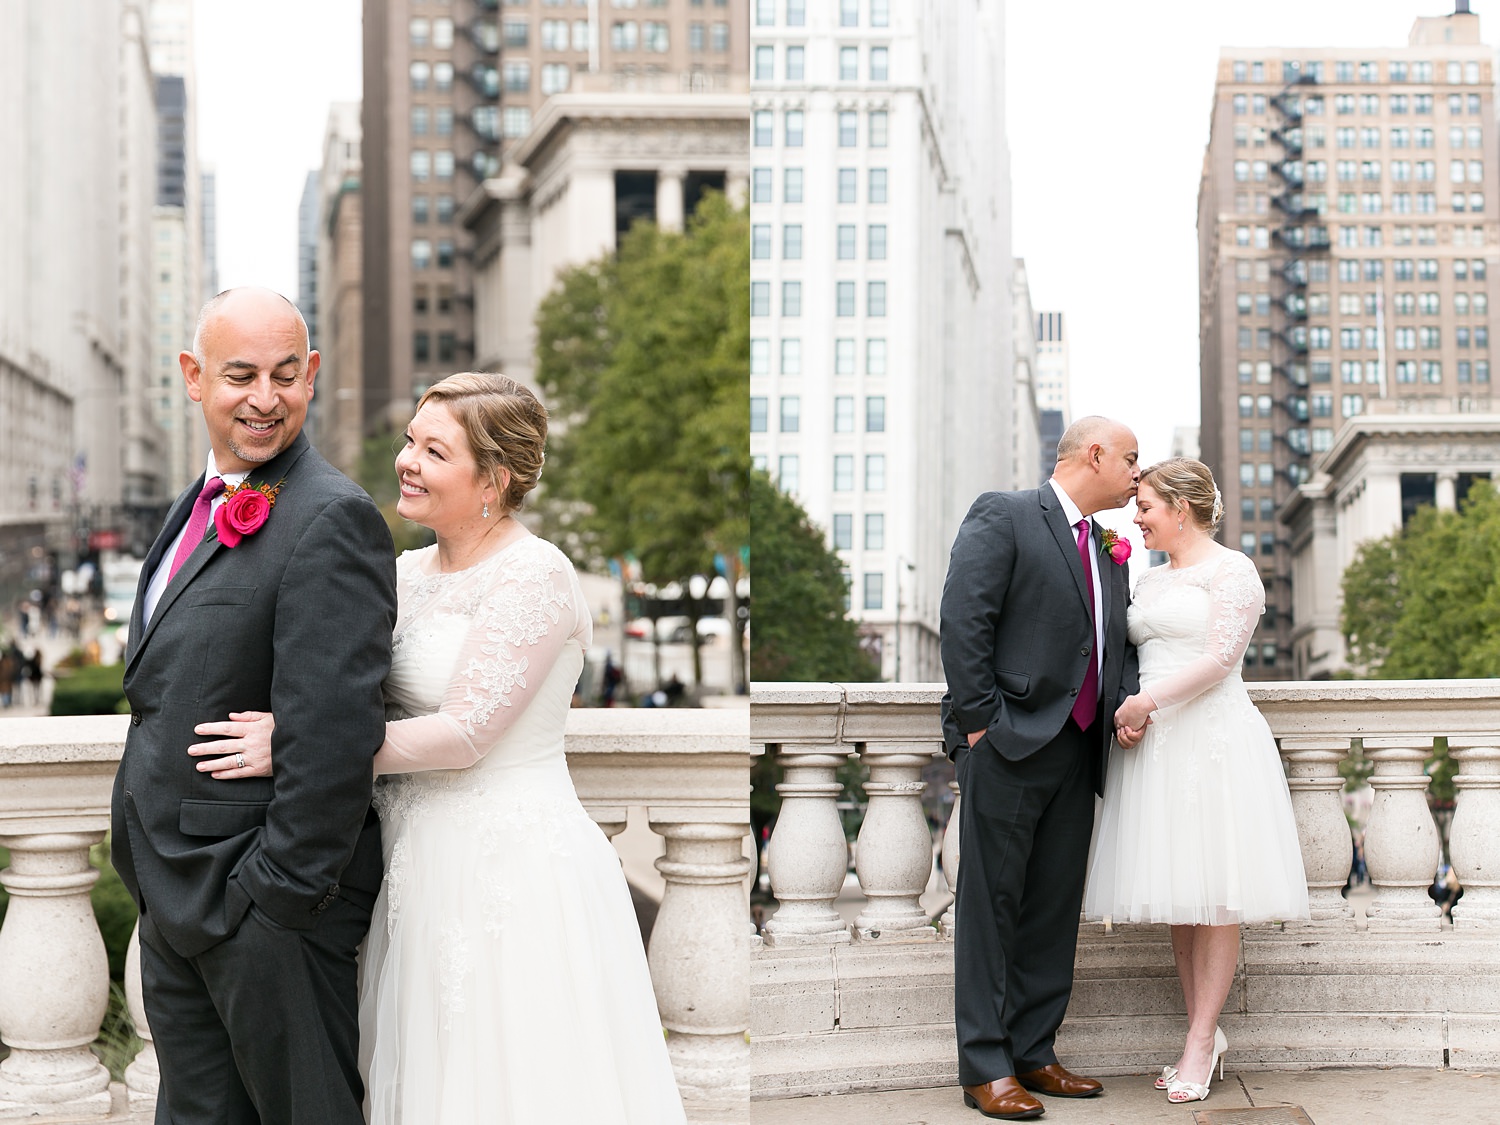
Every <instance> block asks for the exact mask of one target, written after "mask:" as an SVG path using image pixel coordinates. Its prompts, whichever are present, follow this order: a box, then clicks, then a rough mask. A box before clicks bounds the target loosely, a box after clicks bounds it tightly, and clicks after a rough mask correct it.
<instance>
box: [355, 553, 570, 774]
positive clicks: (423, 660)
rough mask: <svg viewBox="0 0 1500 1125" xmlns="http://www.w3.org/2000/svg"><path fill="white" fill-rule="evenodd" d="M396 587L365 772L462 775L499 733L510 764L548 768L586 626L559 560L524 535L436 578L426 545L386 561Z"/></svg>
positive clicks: (556, 750)
mask: <svg viewBox="0 0 1500 1125" xmlns="http://www.w3.org/2000/svg"><path fill="white" fill-rule="evenodd" d="M396 586H397V596H398V599H399V611H398V615H397V618H396V632H395V636H394V638H393V641H392V650H391V673H390V677H389V679H388V680H387V681H386V707H387V715H386V717H387V719H388V720H390V721H388V722H387V723H386V740H385V745H383V746H382V747H381V748H380V752H379V753H378V754H377V755H376V756H375V770H376V772H377V773H380V774H389V773H410V772H413V771H419V770H452V769H464V768H467V767H470V766H473V765H474V764H475V763H477V762H479V761H480V760H481V759H483V758H484V757H485V756H486V755H488V754H489V753H490V752H491V751H492V750H494V749H495V747H496V746H498V745H499V744H500V743H501V742H502V741H503V740H506V739H507V737H508V736H514V737H512V742H513V743H514V746H513V748H512V749H511V751H510V752H508V753H507V754H506V755H505V757H506V760H507V762H509V763H510V764H521V763H523V762H524V761H526V760H528V759H539V758H543V757H549V756H552V755H553V754H555V755H556V756H557V758H558V760H559V761H560V760H561V747H562V729H563V723H564V721H565V720H566V714H567V707H568V705H569V702H570V701H571V698H572V688H573V685H574V683H576V682H577V679H578V674H579V671H580V670H581V668H582V664H583V650H584V648H586V647H587V645H588V644H589V641H590V639H591V629H592V622H591V620H590V617H589V612H588V607H587V606H586V605H585V604H584V601H583V595H582V592H581V591H580V589H579V585H578V576H577V574H576V573H575V572H574V570H573V566H572V564H571V563H570V562H569V561H568V559H567V557H566V556H565V555H564V554H563V553H562V552H561V551H559V550H558V549H557V548H556V547H555V546H553V545H552V544H551V543H548V542H547V541H546V540H544V539H538V538H536V537H535V536H526V537H525V538H522V539H519V540H517V541H516V542H514V543H512V544H510V545H509V546H508V547H506V548H505V549H503V550H501V551H499V552H497V553H496V554H494V555H491V556H490V557H489V558H487V559H485V560H483V561H482V562H480V563H478V564H477V565H475V566H473V567H470V568H469V569H468V570H464V571H459V572H457V573H453V574H444V573H442V572H440V571H439V570H438V567H437V548H436V547H427V548H425V549H423V550H420V551H408V552H406V553H405V554H403V555H402V556H401V558H400V559H399V560H398V561H397V567H396ZM523 735H524V736H523Z"/></svg>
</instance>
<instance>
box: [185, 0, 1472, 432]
mask: <svg viewBox="0 0 1500 1125" xmlns="http://www.w3.org/2000/svg"><path fill="white" fill-rule="evenodd" d="M820 2H831V0H820ZM1473 6H1474V9H1475V10H1476V11H1477V12H1479V14H1480V16H1481V19H1482V20H1483V19H1484V18H1485V17H1486V16H1487V15H1488V14H1489V11H1490V5H1489V4H1487V3H1486V2H1485V0H1475V3H1474V5H1473ZM1452 8H1453V5H1452V3H1451V0H1254V2H1234V0H1158V2H1157V3H1150V4H1136V3H1127V2H1125V0H1071V2H1065V0H1010V3H1008V4H1007V5H1006V40H1007V54H1008V56H1009V59H1008V63H1009V66H1008V72H1007V90H1006V98H1007V115H1008V118H1009V126H1008V130H1009V138H1008V139H1009V144H1010V149H1011V179H1012V195H1011V198H1012V216H1011V221H1012V226H1013V230H1014V235H1013V242H1014V247H1015V252H1016V253H1017V254H1018V255H1020V256H1022V257H1024V258H1025V259H1026V267H1027V272H1028V274H1029V276H1030V279H1031V291H1032V300H1033V302H1034V304H1035V305H1036V307H1037V308H1038V309H1060V310H1062V311H1063V312H1064V313H1065V314H1066V318H1067V326H1068V334H1069V338H1070V349H1071V355H1072V374H1073V387H1074V390H1073V408H1074V412H1075V414H1083V413H1103V414H1110V415H1114V416H1116V417H1119V418H1121V419H1123V420H1125V421H1127V422H1129V423H1131V424H1132V425H1133V426H1134V427H1135V429H1136V433H1137V435H1138V436H1139V438H1140V442H1141V452H1142V456H1143V457H1144V458H1145V459H1146V460H1147V461H1151V460H1155V459H1157V458H1160V457H1163V456H1165V455H1166V454H1167V452H1168V446H1169V443H1170V440H1171V434H1172V428H1173V427H1174V426H1177V425H1196V424H1197V422H1198V376H1197V367H1198V291H1197V255H1198V250H1197V233H1196V222H1197V192H1198V172H1199V168H1200V166H1201V163H1202V160H1203V148H1204V145H1205V144H1206V143H1207V140H1208V121H1209V108H1210V104H1211V100H1212V93H1213V82H1214V68H1215V63H1216V60H1217V58H1218V53H1219V49H1220V48H1221V47H1224V46H1257V45H1267V44H1274V45H1278V46H1329V45H1335V44H1336V45H1341V46H1388V47H1390V46H1401V45H1404V44H1405V43H1406V39H1407V33H1408V32H1409V31H1410V29H1411V25H1412V21H1413V20H1414V19H1415V18H1416V17H1417V16H1419V15H1443V14H1446V13H1447V12H1450V11H1452ZM196 18H197V24H198V26H197V40H198V98H199V106H200V116H199V122H200V128H199V146H200V153H201V156H202V158H203V159H204V160H206V161H212V162H213V163H214V164H215V165H216V167H217V170H218V187H219V274H220V281H221V283H222V284H223V285H225V286H229V285H238V284H248V283H260V284H265V285H270V286H272V287H273V288H276V289H280V290H281V291H282V292H285V293H287V294H288V295H291V296H295V292H296V277H297V274H296V249H297V203H298V200H299V198H300V196H301V192H302V184H303V181H304V179H305V177H306V175H307V172H308V171H309V170H310V169H312V168H315V167H317V165H318V164H319V162H320V160H321V145H322V136H323V127H324V123H325V122H326V120H327V115H328V105H329V103H330V102H331V101H334V100H338V99H356V98H358V97H359V93H360V3H359V0H260V2H258V3H256V4H253V5H252V4H228V3H224V2H223V0H198V3H197V8H196ZM1495 18H1500V8H1497V10H1496V12H1495ZM1481 27H1482V28H1484V38H1485V39H1486V40H1487V41H1493V40H1494V29H1493V28H1490V27H1489V26H1488V25H1486V24H1484V23H1482V24H1481Z"/></svg>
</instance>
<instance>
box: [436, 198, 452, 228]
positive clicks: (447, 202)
mask: <svg viewBox="0 0 1500 1125" xmlns="http://www.w3.org/2000/svg"><path fill="white" fill-rule="evenodd" d="M437 221H438V222H440V223H451V222H452V221H453V197H452V196H451V195H440V196H438V197H437Z"/></svg>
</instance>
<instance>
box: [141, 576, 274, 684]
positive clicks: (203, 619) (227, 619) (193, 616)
mask: <svg viewBox="0 0 1500 1125" xmlns="http://www.w3.org/2000/svg"><path fill="white" fill-rule="evenodd" d="M256 589H257V587H255V586H202V585H197V584H195V585H194V586H193V587H192V588H191V589H188V590H184V591H183V592H182V596H181V597H180V598H178V599H177V601H176V602H175V603H174V604H173V605H172V606H171V607H170V608H169V609H168V610H167V612H168V613H170V614H172V622H171V623H172V627H173V631H174V632H175V633H177V635H178V636H179V637H182V638H185V640H184V641H178V642H176V643H177V647H178V651H180V652H181V653H183V655H184V659H183V660H182V661H181V662H180V663H178V664H177V668H178V672H177V675H175V676H173V677H172V678H171V682H170V683H169V684H168V685H167V687H166V690H165V692H164V693H163V694H164V698H165V699H166V700H167V701H168V702H171V703H196V702H198V699H199V697H200V696H201V694H202V689H203V677H204V675H205V674H206V672H207V669H208V668H210V667H212V666H214V664H213V654H214V653H215V652H216V651H217V652H221V653H223V652H234V651H236V650H237V649H238V648H239V647H240V645H239V643H238V641H237V638H236V633H237V632H238V630H239V628H240V625H241V622H242V620H243V618H244V610H245V607H246V606H248V605H249V604H250V603H251V602H253V601H254V600H255V591H256ZM163 624H164V625H165V624H166V622H163Z"/></svg>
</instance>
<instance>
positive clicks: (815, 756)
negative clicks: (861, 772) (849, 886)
mask: <svg viewBox="0 0 1500 1125" xmlns="http://www.w3.org/2000/svg"><path fill="white" fill-rule="evenodd" d="M778 753H779V756H780V758H781V764H782V767H783V768H784V769H785V771H786V779H785V780H784V781H782V782H781V784H779V785H778V786H776V792H778V793H780V794H781V814H780V815H779V816H778V817H777V818H776V830H775V831H774V832H773V833H772V834H771V840H770V843H769V844H768V845H767V846H766V866H767V868H768V869H769V870H770V873H771V893H772V894H773V895H775V896H776V901H777V903H778V904H779V905H778V906H777V908H776V913H775V914H774V915H773V916H772V918H771V920H770V921H769V922H767V923H766V926H765V941H766V945H768V946H779V945H833V944H837V943H840V942H847V941H848V940H849V927H848V926H846V925H845V924H844V920H843V918H841V917H840V916H839V912H838V911H837V910H835V909H834V908H833V902H834V899H836V898H838V896H839V891H841V890H842V889H843V886H844V876H845V875H847V874H848V872H849V845H848V842H847V841H846V840H845V839H844V826H843V824H842V822H840V820H839V812H838V807H837V802H838V796H839V792H840V791H841V790H842V788H843V787H842V786H841V785H840V784H839V780H838V772H837V771H838V768H839V766H841V765H843V763H844V760H845V759H846V758H847V757H848V756H849V755H848V752H847V751H846V750H844V749H842V748H841V747H839V746H836V745H835V746H829V745H817V744H795V743H782V744H781V746H780V748H779V751H778Z"/></svg>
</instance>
